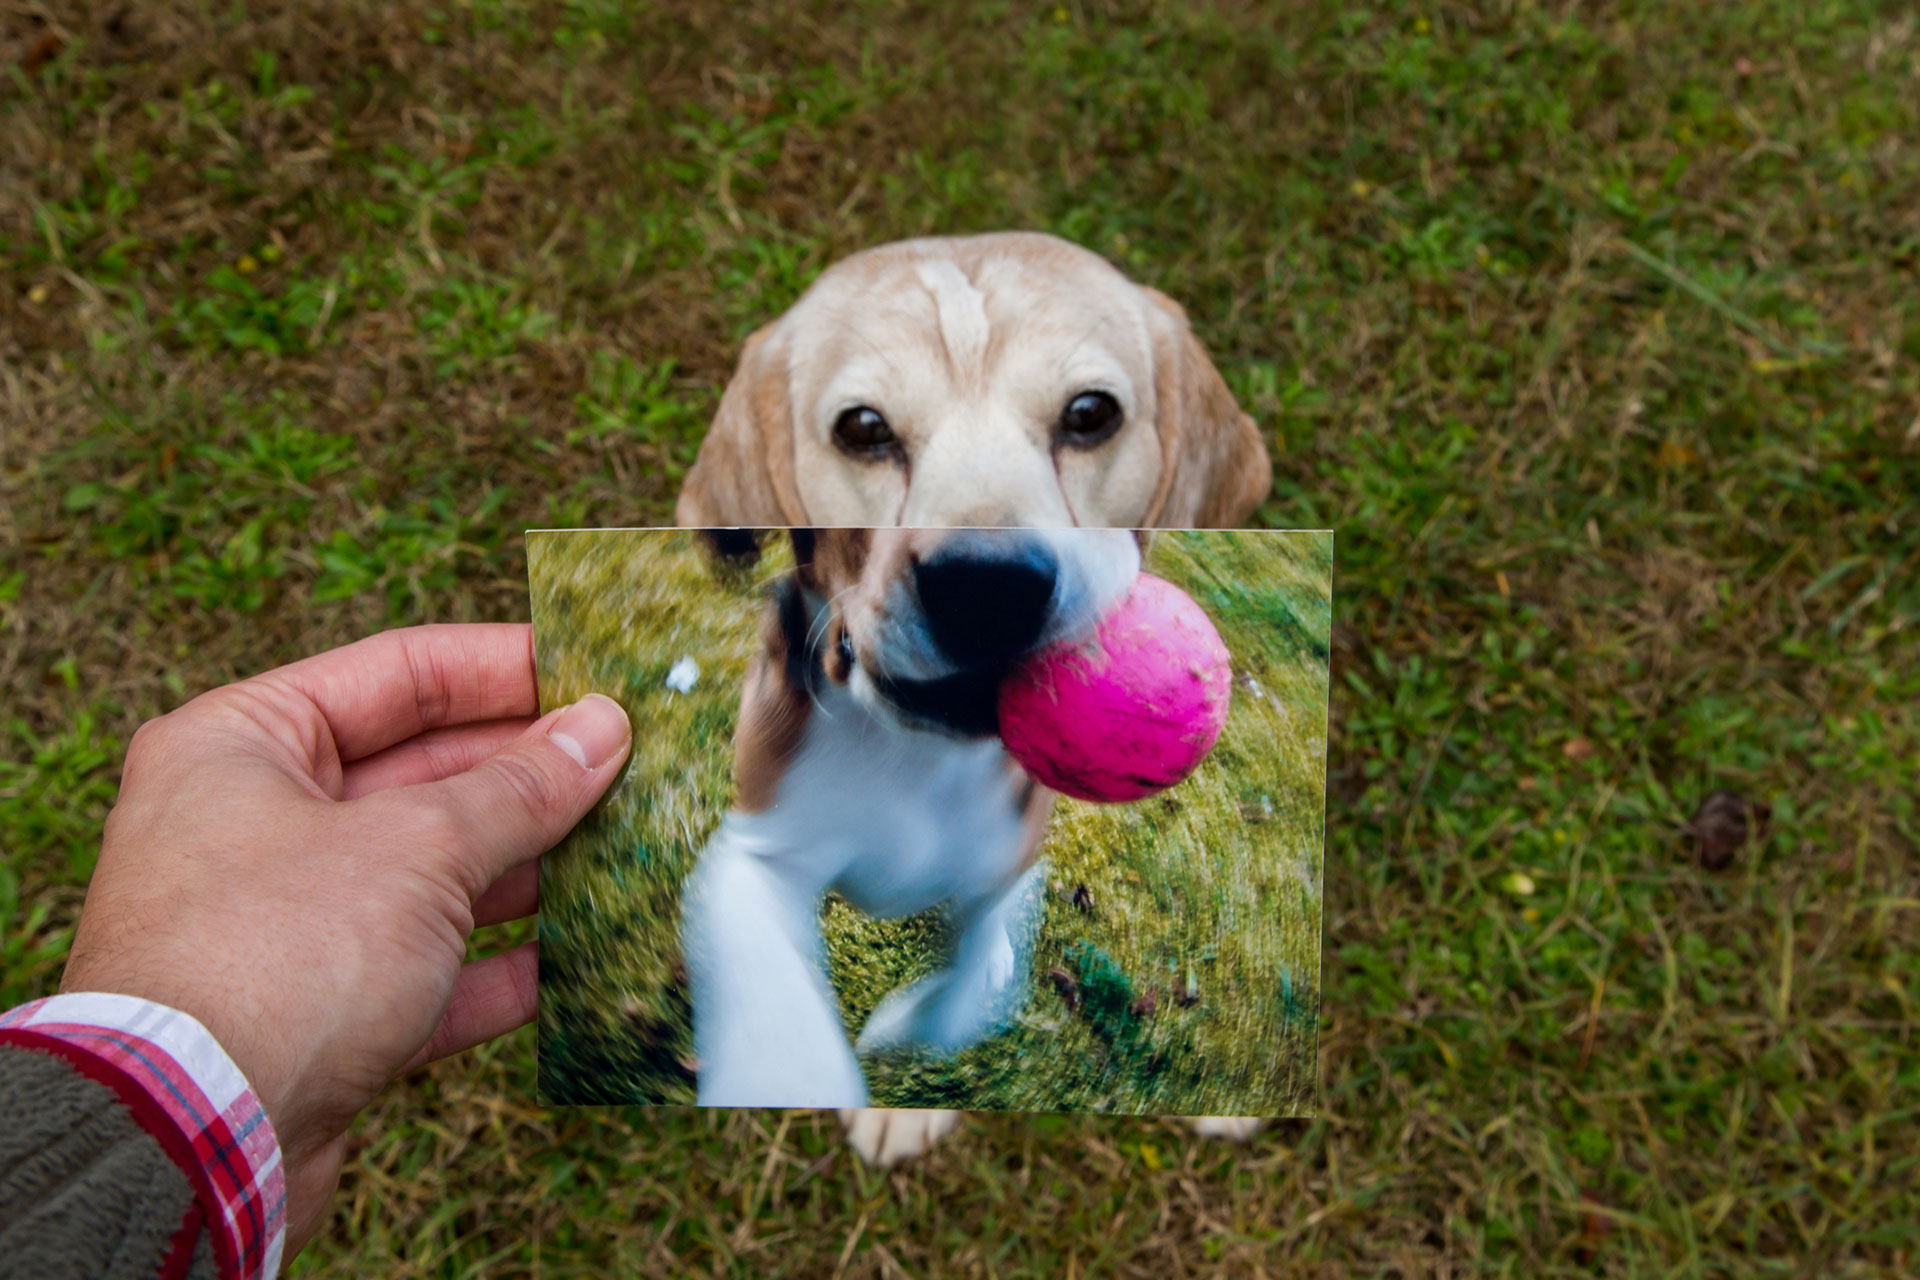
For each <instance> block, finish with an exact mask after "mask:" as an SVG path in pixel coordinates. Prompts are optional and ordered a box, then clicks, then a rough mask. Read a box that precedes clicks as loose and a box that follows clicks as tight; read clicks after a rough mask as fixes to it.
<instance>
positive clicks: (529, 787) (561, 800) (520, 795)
mask: <svg viewBox="0 0 1920 1280" xmlns="http://www.w3.org/2000/svg"><path fill="white" fill-rule="evenodd" d="M493 767H494V772H495V775H496V776H497V777H498V778H499V779H500V783H501V785H502V786H503V787H504V788H505V789H506V790H507V791H509V792H510V793H511V794H512V795H513V798H514V800H515V801H516V802H517V803H518V804H519V806H520V807H521V808H523V809H525V810H527V811H528V812H529V813H535V814H542V815H544V814H550V813H558V812H559V811H560V810H562V809H563V808H565V807H566V804H567V800H568V788H566V787H565V786H563V785H562V784H561V782H560V780H559V779H558V778H556V777H555V776H554V773H553V770H551V769H548V768H545V767H543V766H542V765H540V764H539V763H537V762H535V761H532V760H529V759H527V758H526V757H525V756H524V755H519V754H517V753H516V754H511V755H502V756H499V757H496V758H495V760H494V762H493Z"/></svg>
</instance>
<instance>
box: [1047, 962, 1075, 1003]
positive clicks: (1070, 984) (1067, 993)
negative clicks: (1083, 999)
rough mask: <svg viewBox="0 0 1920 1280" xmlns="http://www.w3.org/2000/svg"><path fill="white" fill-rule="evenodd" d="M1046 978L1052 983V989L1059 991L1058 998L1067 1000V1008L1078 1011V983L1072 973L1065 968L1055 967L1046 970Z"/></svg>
mask: <svg viewBox="0 0 1920 1280" xmlns="http://www.w3.org/2000/svg"><path fill="white" fill-rule="evenodd" d="M1047 978H1048V980H1049V981H1051V982H1052V983H1053V989H1054V990H1055V991H1058V992H1059V993H1060V998H1061V999H1062V1000H1065V1001H1066V1002H1067V1008H1068V1009H1071V1010H1073V1011H1074V1012H1076V1013H1077V1012H1079V1010H1080V984H1079V983H1078V982H1076V981H1075V980H1074V977H1073V975H1072V974H1070V973H1068V972H1067V971H1066V970H1065V969H1061V968H1058V967H1056V968H1052V969H1049V970H1047Z"/></svg>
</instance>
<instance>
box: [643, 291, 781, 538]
mask: <svg viewBox="0 0 1920 1280" xmlns="http://www.w3.org/2000/svg"><path fill="white" fill-rule="evenodd" d="M785 355H786V341H785V339H784V337H783V336H782V335H781V333H780V332H779V325H778V323H777V322H776V323H774V324H770V325H767V326H765V327H763V328H761V329H759V330H758V331H756V332H755V333H754V334H753V335H752V336H751V337H749V338H748V339H747V343H746V346H745V347H744V348H742V350H741V352H740V364H739V366H738V367H737V368H736V369H735V371H734V375H733V380H732V381H731V382H729V383H728V384H727V390H726V393H725V394H724V395H722V396H721V398H720V408H719V411H718V412H717V413H715V415H714V419H713V424H712V425H711V426H710V427H709V428H708V429H707V437H706V439H705V440H704V441H702V442H701V445H700V454H699V457H698V459H697V460H696V461H695V462H694V465H693V469H692V470H691V471H689V472H688V473H687V479H686V482H685V484H684V485H682V486H681V489H680V497H679V500H678V501H677V502H676V503H675V504H674V511H673V518H674V523H675V524H678V525H679V526H681V527H682V528H689V529H700V528H713V527H716V526H729V525H803V524H806V523H807V509H806V505H805V503H804V502H802V500H801V497H800V491H799V489H798V488H797V487H796V485H795V480H794V470H793V419H792V410H791V408H790V407H789V405H788V401H787V373H786V367H785Z"/></svg>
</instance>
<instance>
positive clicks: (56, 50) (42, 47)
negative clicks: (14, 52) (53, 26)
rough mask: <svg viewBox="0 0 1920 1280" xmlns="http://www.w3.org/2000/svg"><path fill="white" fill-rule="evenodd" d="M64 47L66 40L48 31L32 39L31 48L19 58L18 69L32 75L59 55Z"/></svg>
mask: <svg viewBox="0 0 1920 1280" xmlns="http://www.w3.org/2000/svg"><path fill="white" fill-rule="evenodd" d="M66 47H67V42H66V41H65V40H62V39H61V38H60V37H59V35H58V34H56V33H55V32H52V31H49V32H47V33H46V34H45V35H43V36H41V37H40V38H39V39H38V40H36V41H34V42H33V48H31V49H29V50H27V53H26V56H25V57H23V58H21V59H20V69H21V70H22V71H24V72H26V73H27V74H28V75H32V74H33V73H34V72H36V71H38V70H39V69H40V68H42V67H44V66H46V65H47V64H48V63H49V62H52V61H53V60H54V59H55V58H57V57H59V56H60V51H61V50H62V49H65V48H66Z"/></svg>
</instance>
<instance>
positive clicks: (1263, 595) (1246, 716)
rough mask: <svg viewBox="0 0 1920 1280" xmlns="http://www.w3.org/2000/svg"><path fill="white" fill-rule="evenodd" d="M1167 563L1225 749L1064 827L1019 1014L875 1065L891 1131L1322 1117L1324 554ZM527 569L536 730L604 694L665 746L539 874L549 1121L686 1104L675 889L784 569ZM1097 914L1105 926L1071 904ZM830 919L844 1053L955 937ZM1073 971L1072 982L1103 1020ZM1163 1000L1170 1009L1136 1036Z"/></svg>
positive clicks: (1066, 812) (908, 924) (578, 549)
mask: <svg viewBox="0 0 1920 1280" xmlns="http://www.w3.org/2000/svg"><path fill="white" fill-rule="evenodd" d="M1148 563H1149V567H1150V568H1151V569H1152V570H1153V571H1154V572H1156V573H1158V574H1160V575H1161V576H1162V577H1165V578H1167V579H1168V580H1170V581H1172V582H1174V583H1176V584H1177V585H1179V586H1181V587H1182V588H1183V589H1185V590H1186V591H1187V592H1188V593H1189V594H1191V595H1193V596H1194V597H1195V598H1196V599H1197V600H1199V601H1201V603H1202V604H1203V607H1205V608H1206V610H1207V612H1208V614H1209V615H1210V616H1211V617H1212V618H1213V619H1214V622H1215V624H1216V625H1217V626H1218V627H1219V628H1220V630H1221V634H1222V636H1223V638H1224V639H1225V641H1226V643H1227V646H1228V650H1229V652H1231V653H1232V654H1233V655H1234V662H1235V672H1236V676H1237V677H1238V678H1239V679H1240V680H1241V682H1242V683H1241V684H1240V686H1239V691H1238V693H1237V696H1236V697H1235V699H1234V701H1233V704H1232V707H1233V710H1232V714H1231V715H1230V717H1229V719H1228V722H1227V725H1226V728H1225V729H1224V730H1223V732H1222V736H1221V739H1220V742H1219V743H1218V744H1217V745H1216V746H1215V747H1214V750H1213V753H1212V754H1211V755H1210V756H1209V757H1208V760H1207V762H1206V764H1205V765H1204V766H1202V768H1201V770H1200V771H1199V772H1198V773H1197V774H1196V775H1195V776H1194V777H1193V778H1192V779H1190V780H1189V781H1187V782H1185V783H1182V784H1181V785H1180V786H1179V787H1178V788H1177V789H1175V790H1173V791H1170V792H1168V793H1167V794H1166V795H1165V796H1164V797H1163V798H1160V799H1156V800H1152V801H1146V802H1142V803H1139V804H1135V805H1128V806H1099V805H1088V804H1081V803H1078V802H1073V801H1063V802H1062V803H1061V805H1060V809H1059V812H1057V813H1056V814H1055V817H1054V820H1053V823H1052V826H1051V828H1050V830H1049V835H1048V839H1047V843H1046V846H1045V849H1044V850H1043V856H1045V857H1046V858H1047V859H1048V862H1049V876H1050V878H1051V889H1052V892H1050V893H1049V894H1047V895H1046V898H1045V902H1044V910H1043V918H1042V923H1041V926H1040V929H1039V932H1038V934H1037V936H1036V939H1035V942H1034V951H1033V957H1034V958H1033V964H1032V969H1031V972H1030V974H1029V975H1028V977H1029V982H1028V996H1027V1009H1026V1011H1025V1012H1024V1014H1023V1015H1022V1016H1020V1017H1019V1018H1018V1019H1017V1021H1016V1022H1015V1023H1014V1025H1012V1026H1011V1027H1009V1028H1008V1029H1007V1030H1006V1031H1005V1032H1004V1033H1002V1034H1000V1035H997V1036H995V1037H993V1038H992V1039H990V1040H988V1041H986V1042H984V1043H983V1044H981V1045H979V1046H977V1047H976V1048H974V1049H971V1050H969V1051H967V1052H965V1053H962V1054H958V1055H955V1056H954V1057H953V1058H951V1059H949V1060H945V1061H930V1060H926V1059H922V1058H916V1057H911V1056H908V1055H901V1054H896V1055H886V1056H882V1057H880V1058H877V1059H874V1060H871V1061H870V1062H869V1063H868V1064H866V1066H867V1079H868V1082H869V1086H870V1089H871V1091H872V1096H873V1099H874V1101H875V1103H876V1105H884V1106H895V1107H930V1106H947V1107H957V1108H966V1109H970V1110H1013V1111H1062V1112H1063V1111H1094V1112H1110V1113H1112V1114H1116V1115H1128V1114H1134V1115H1139V1114H1148V1115H1153V1114H1172V1115H1212V1114H1219V1113H1222V1112H1227V1113H1232V1114H1243V1113H1244V1114H1255V1115H1307V1114H1311V1113H1312V1111H1313V1095H1314V1073H1315V1070H1316V1066H1317V1063H1316V1055H1315V1046H1314V1035H1315V1031H1316V1030H1317V1027H1316V1025H1315V1024H1316V1018H1315V1013H1314V1011H1315V1010H1317V1009H1318V1007H1319V988H1320V981H1319V974H1320V938H1321V908H1320V898H1321V881H1322V868H1321V857H1322V850H1323V846H1324V842H1325V834H1326V833H1325V806H1326V714H1327V689H1328V684H1327V646H1328V642H1329V638H1330V635H1331V626H1330V617H1329V611H1328V604H1329V598H1330V589H1331V582H1330V575H1331V570H1332V563H1333V556H1332V540H1331V539H1330V538H1328V537H1326V536H1325V535H1313V534H1280V533H1268V534H1214V535H1200V534H1187V533H1181V534H1167V535H1163V536H1162V537H1160V538H1158V539H1156V540H1155V542H1154V544H1153V547H1152V551H1151V555H1150V557H1149V562H1148ZM528 567H529V572H530V574H531V578H532V596H533V600H532V613H533V618H534V625H535V628H536V636H537V645H538V655H539V664H540V672H541V700H542V703H543V705H545V706H547V707H555V706H561V705H564V704H566V703H568V702H572V701H575V700H577V699H578V698H581V697H583V696H585V695H586V694H587V693H589V692H593V691H599V692H603V693H609V694H610V695H611V696H614V697H616V698H618V699H619V700H620V701H621V702H622V703H623V704H624V705H625V706H626V707H627V709H628V713H629V714H630V715H631V716H632V717H633V720H634V723H635V724H639V725H645V726H647V729H646V731H645V732H644V733H643V734H641V735H640V736H639V738H638V745H637V746H636V749H635V751H634V754H633V758H632V761H631V763H630V764H629V765H628V767H627V771H626V773H625V775H624V776H623V777H622V779H621V781H620V783H619V785H618V787H617V788H616V790H615V791H614V792H613V794H612V795H611V796H610V797H609V798H608V800H607V801H606V803H605V804H603V805H602V806H601V807H600V808H599V809H598V810H596V812H595V813H594V815H593V816H592V817H590V818H589V819H588V821H587V822H585V823H583V824H582V825H581V827H580V828H579V829H578V830H577V831H576V832H575V834H574V835H573V836H572V837H571V838H570V839H569V840H568V841H567V842H566V843H565V844H564V845H563V846H562V847H561V848H560V849H558V850H556V851H555V852H554V854H553V855H552V856H551V857H549V858H548V859H547V861H546V862H545V863H544V864H543V867H542V874H541V890H540V948H541V950H540V963H541V1024H540V1079H541V1089H540V1093H541V1097H542V1098H543V1099H545V1100H548V1101H550V1102H555V1103H564V1102H574V1103H634V1102H643V1103H654V1104H669V1105H672V1104H678V1105H690V1104H692V1103H693V1101H694V1096H695V1094H694V1077H693V1073H692V1071H691V1070H690V1069H689V1066H688V1064H689V1063H691V1062H692V1061H693V1059H694V1048H693V1036H692V1022H691V1016H690V1015H691V1011H690V1009H689V1007H688V1001H687V991H686V986H685V980H684V977H683V976H681V974H680V972H679V970H680V966H681V954H680V908H679V890H680V885H681V883H682V882H683V880H684V878H685V877H686V875H687V874H688V872H689V871H691V870H692V868H693V865H694V862H695V860H696V859H697V858H698V857H699V855H700V851H701V849H702V848H703V847H704V846H705V844H706V842H707V841H708V839H709V838H710V837H711V835H712V833H713V830H714V828H715V827H716V826H717V825H718V823H719V821H720V818H721V816H722V815H723V814H724V813H725V811H726V809H727V806H728V804H729V802H730V801H731V799H732V739H733V729H734V725H735V724H736V722H737V715H738V701H739V696H740V689H741V687H742V685H743V684H744V682H745V676H746V669H747V663H748V661H749V660H750V659H751V657H752V654H753V653H754V652H755V651H756V650H757V648H758V641H759V632H760V627H761V615H762V612H763V604H762V601H763V599H764V594H765V590H766V586H767V583H768V582H769V581H770V579H771V578H772V577H773V576H774V575H776V574H779V573H783V572H786V571H787V570H789V569H790V568H791V560H790V553H789V552H788V551H787V549H786V548H785V547H784V546H780V547H778V548H777V549H776V548H769V553H768V554H767V555H765V556H763V557H762V558H761V560H760V563H759V565H758V566H757V570H756V572H754V573H752V574H743V573H737V572H723V571H717V570H716V568H715V565H714V563H713V560H712V557H711V556H710V555H709V554H707V553H706V552H705V551H704V550H703V548H702V547H701V546H700V544H699V543H698V541H697V540H696V539H695V538H694V537H692V536H691V535H687V534H679V533H654V532H648V531H639V532H635V531H619V532H605V533H588V534H580V533H574V534H567V533H540V534H535V535H530V545H529V548H528ZM682 656H695V657H696V660H697V661H698V662H699V664H700V667H701V675H700V679H699V682H698V683H697V684H696V685H695V686H694V687H693V688H692V689H691V690H688V691H686V692H685V693H681V692H676V691H674V690H671V689H669V688H667V687H666V685H665V678H666V675H667V672H668V670H669V668H671V667H672V666H673V664H675V663H676V662H677V661H678V660H679V659H680V658H681V657H682ZM1082 888H1084V889H1085V890H1086V891H1087V893H1088V894H1090V895H1091V909H1090V910H1089V909H1087V906H1086V905H1084V904H1076V903H1074V902H1073V898H1074V895H1075V893H1076V891H1077V890H1080V889H1082ZM823 918H824V923H825V934H826V938H827V946H828V967H829V970H830V972H831V975H832V978H833V983H834V988H835V991H836V993H837V994H838V997H839V1000H840V1008H841V1013H842V1016H843V1017H844V1019H845V1022H846V1025H847V1032H848V1035H849V1037H853V1036H857V1035H858V1034H859V1031H860V1028H861V1027H862V1026H863V1025H864V1024H865V1022H866V1020H867V1017H868V1015H870V1014H871V1013H872V1012H873V1010H874V1008H875V1007H876V1006H877V1005H878V1004H879V1002H880V1000H881V998H882V997H884V996H885V995H886V994H887V993H888V992H889V991H891V990H893V989H894V988H896V987H898V986H901V985H903V984H905V983H907V982H911V981H913V980H914V979H916V978H919V977H921V976H923V975H925V974H927V973H931V972H932V971H933V970H934V969H935V968H937V967H938V965H939V963H940V958H941V947H942V944H943V943H944V941H945V939H946V931H945V928H944V922H943V921H942V920H941V919H940V918H939V916H938V914H937V913H929V914H928V915H925V916H919V917H914V918H911V919H908V920H904V921H897V922H895V921H876V920H871V919H868V918H866V917H864V916H862V915H860V914H859V913H858V912H856V911H854V910H853V909H852V908H851V907H848V906H846V905H845V904H844V903H839V902H837V901H830V903H829V905H828V906H827V909H826V911H825V913H824V917H823ZM1054 968H1059V969H1062V970H1063V971H1065V972H1067V973H1069V974H1072V975H1074V976H1076V977H1077V978H1078V979H1079V980H1080V982H1081V984H1082V988H1083V995H1084V999H1083V1000H1082V1003H1081V1005H1080V1007H1079V1010H1078V1012H1083V1013H1084V1016H1075V1013H1076V1012H1077V1011H1076V1010H1073V1009H1069V1008H1068V1006H1067V1004H1066V1003H1065V1001H1064V999H1063V997H1062V996H1061V995H1060V994H1059V993H1058V992H1057V991H1055V989H1054V986H1053V983H1052V981H1051V980H1050V979H1049V978H1048V976H1047V974H1048V971H1049V970H1050V969H1054ZM1189 981H1191V982H1192V984H1193V987H1194V995H1195V996H1196V997H1198V999H1197V1002H1196V1003H1191V1004H1184V1005H1183V1004H1181V1003H1180V1002H1178V1001H1177V1000H1176V998H1175V996H1176V993H1177V992H1181V991H1184V990H1185V988H1186V986H1187V984H1188V982H1189ZM1149 989H1152V990H1155V991H1156V992H1157V993H1158V994H1157V996H1156V999H1155V1009H1154V1011H1153V1013H1152V1015H1151V1016H1144V1015H1136V1014H1135V1012H1134V1006H1135V1004H1136V1001H1137V1000H1139V999H1141V998H1143V997H1144V996H1145V995H1146V993H1147V992H1148V990H1149ZM776 1051H777V1050H776Z"/></svg>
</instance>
